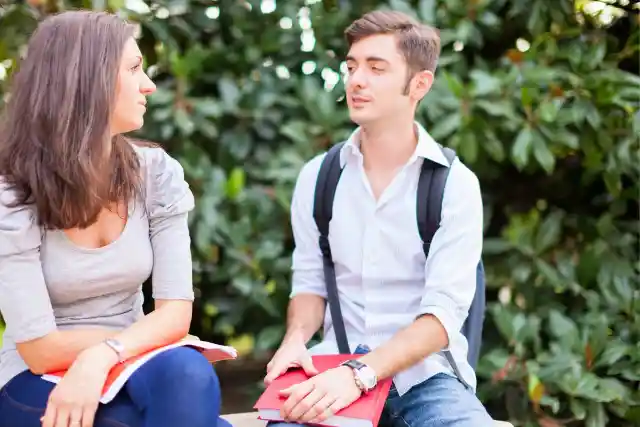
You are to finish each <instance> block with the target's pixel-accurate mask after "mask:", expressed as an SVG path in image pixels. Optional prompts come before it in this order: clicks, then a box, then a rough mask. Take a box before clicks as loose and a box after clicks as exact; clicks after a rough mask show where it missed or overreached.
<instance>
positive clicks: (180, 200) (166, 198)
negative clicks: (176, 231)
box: [132, 141, 194, 216]
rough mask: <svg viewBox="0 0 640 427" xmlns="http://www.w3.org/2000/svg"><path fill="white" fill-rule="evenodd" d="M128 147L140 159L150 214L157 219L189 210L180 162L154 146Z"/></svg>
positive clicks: (137, 143) (190, 200) (188, 191)
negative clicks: (157, 217)
mask: <svg viewBox="0 0 640 427" xmlns="http://www.w3.org/2000/svg"><path fill="white" fill-rule="evenodd" d="M132 146H133V148H134V150H135V151H136V153H138V156H139V159H140V166H141V169H142V174H143V178H144V180H145V183H146V192H147V201H148V203H147V206H148V208H149V210H150V214H151V215H152V216H154V215H155V216H157V215H163V214H165V215H166V214H170V213H179V212H186V211H190V210H192V209H193V206H194V199H193V194H192V193H191V189H190V187H189V183H188V182H187V180H186V179H185V175H184V168H183V167H182V165H181V164H180V162H178V160H176V159H175V158H174V157H172V156H171V155H170V154H169V153H167V151H166V150H165V149H164V148H162V147H161V146H159V145H157V144H154V143H148V142H144V141H143V142H140V141H132Z"/></svg>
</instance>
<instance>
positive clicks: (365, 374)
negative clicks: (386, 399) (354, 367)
mask: <svg viewBox="0 0 640 427" xmlns="http://www.w3.org/2000/svg"><path fill="white" fill-rule="evenodd" d="M358 374H359V375H358V376H359V377H360V381H362V383H363V384H364V385H365V387H366V388H367V390H371V389H372V388H374V387H375V386H376V384H377V382H378V381H377V378H376V374H375V372H373V369H371V368H369V367H368V366H365V367H364V368H362V369H359V370H358Z"/></svg>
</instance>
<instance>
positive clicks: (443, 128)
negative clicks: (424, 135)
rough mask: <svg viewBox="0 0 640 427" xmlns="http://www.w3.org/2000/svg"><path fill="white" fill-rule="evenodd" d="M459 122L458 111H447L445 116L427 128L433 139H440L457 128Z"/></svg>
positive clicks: (460, 121) (460, 119)
mask: <svg viewBox="0 0 640 427" xmlns="http://www.w3.org/2000/svg"><path fill="white" fill-rule="evenodd" d="M461 124H462V116H461V115H460V113H459V112H454V113H449V114H448V115H447V116H446V117H444V118H443V119H441V120H439V121H437V122H436V123H435V124H434V126H433V127H432V128H430V129H429V133H430V134H431V136H432V137H433V138H434V139H436V140H440V141H442V140H444V139H445V138H447V137H448V136H450V135H451V134H452V133H454V132H455V131H456V130H458V129H459V128H460V126H461Z"/></svg>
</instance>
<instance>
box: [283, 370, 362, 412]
mask: <svg viewBox="0 0 640 427" xmlns="http://www.w3.org/2000/svg"><path fill="white" fill-rule="evenodd" d="M353 375H354V374H353V371H352V370H351V368H349V367H348V366H339V367H337V368H334V369H329V370H327V371H325V372H323V373H321V374H318V375H316V376H314V377H312V378H309V379H308V380H306V381H304V382H302V383H300V384H296V385H293V386H291V387H289V388H286V389H284V390H281V391H280V394H281V395H282V396H284V397H287V400H286V401H285V402H284V405H282V409H281V411H280V414H281V416H282V417H283V418H284V419H285V421H287V422H295V423H311V424H315V423H320V422H322V421H324V420H326V419H327V418H330V417H331V416H333V415H335V413H336V412H338V411H339V410H341V409H342V408H345V407H347V406H349V405H351V404H352V403H353V402H355V401H356V400H358V398H359V397H360V395H361V394H362V392H361V391H360V389H359V388H358V386H357V385H356V382H355V379H354V376H353Z"/></svg>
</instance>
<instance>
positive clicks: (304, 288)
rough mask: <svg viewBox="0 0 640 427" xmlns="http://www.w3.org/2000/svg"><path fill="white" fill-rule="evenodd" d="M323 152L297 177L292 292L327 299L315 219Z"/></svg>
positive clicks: (294, 195)
mask: <svg viewBox="0 0 640 427" xmlns="http://www.w3.org/2000/svg"><path fill="white" fill-rule="evenodd" d="M323 157H324V155H318V156H316V157H314V158H313V159H312V160H310V161H309V162H307V163H306V164H305V165H304V167H303V168H302V170H301V171H300V174H299V175H298V179H297V180H296V185H295V188H294V191H293V197H292V200H291V227H292V230H293V238H294V243H295V247H294V249H293V254H292V270H293V275H292V279H291V283H292V284H291V294H290V297H291V298H293V297H294V296H296V295H298V294H313V295H319V296H321V297H323V298H325V299H326V298H327V291H326V287H325V284H324V273H323V270H322V253H321V252H320V247H319V246H318V238H319V237H320V232H319V231H318V227H317V226H316V223H315V220H314V218H313V201H314V193H315V185H316V179H317V176H318V171H319V170H320V165H321V163H322V159H323Z"/></svg>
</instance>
